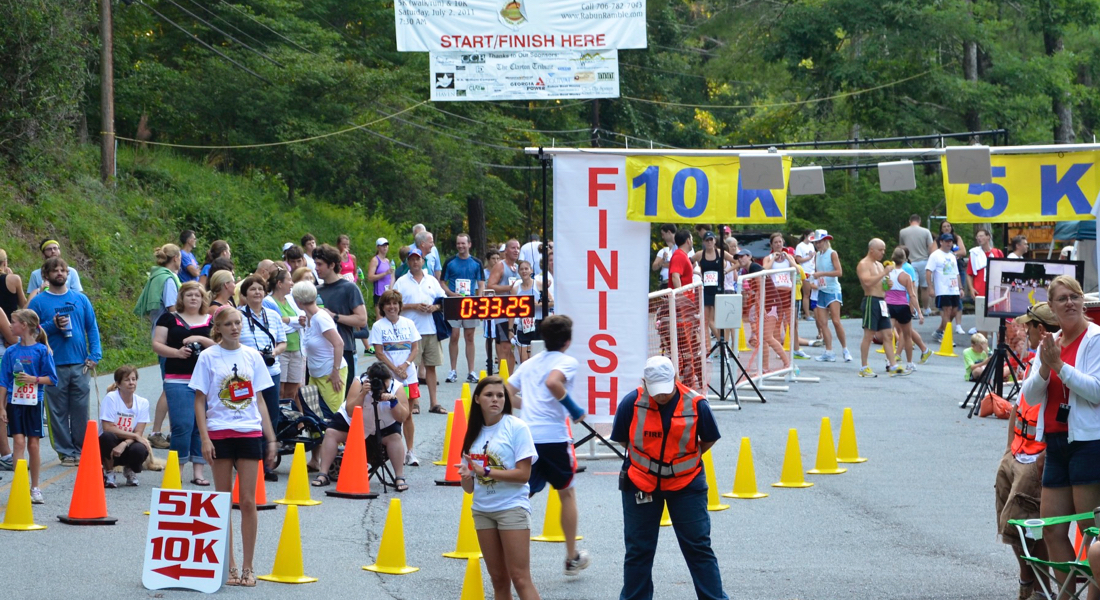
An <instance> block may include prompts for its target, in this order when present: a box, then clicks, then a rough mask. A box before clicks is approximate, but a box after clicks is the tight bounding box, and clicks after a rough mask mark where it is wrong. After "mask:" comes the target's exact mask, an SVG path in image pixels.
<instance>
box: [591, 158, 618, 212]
mask: <svg viewBox="0 0 1100 600" xmlns="http://www.w3.org/2000/svg"><path fill="white" fill-rule="evenodd" d="M618 174H619V169H617V168H616V167H592V168H591V169H588V206H591V207H595V206H596V205H597V204H599V194H600V192H613V191H615V183H614V182H612V183H600V175H618Z"/></svg>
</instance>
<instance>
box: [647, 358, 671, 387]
mask: <svg viewBox="0 0 1100 600" xmlns="http://www.w3.org/2000/svg"><path fill="white" fill-rule="evenodd" d="M642 378H643V379H644V380H645V388H646V391H647V392H649V395H651V396H654V395H657V394H671V393H672V390H674V389H676V369H675V368H674V367H673V366H672V361H671V360H669V359H668V357H665V356H651V357H650V358H649V360H647V361H645V371H643V372H642Z"/></svg>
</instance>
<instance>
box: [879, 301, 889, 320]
mask: <svg viewBox="0 0 1100 600" xmlns="http://www.w3.org/2000/svg"><path fill="white" fill-rule="evenodd" d="M878 309H879V311H880V312H879V314H881V315H882V316H884V317H885V316H886V315H889V314H890V309H888V308H886V301H885V300H879V301H878Z"/></svg>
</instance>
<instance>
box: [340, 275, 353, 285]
mask: <svg viewBox="0 0 1100 600" xmlns="http://www.w3.org/2000/svg"><path fill="white" fill-rule="evenodd" d="M340 278H341V279H343V280H344V281H347V282H349V283H355V273H344V274H343V275H341V276H340Z"/></svg>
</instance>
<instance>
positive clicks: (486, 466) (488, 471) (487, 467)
mask: <svg viewBox="0 0 1100 600" xmlns="http://www.w3.org/2000/svg"><path fill="white" fill-rule="evenodd" d="M492 470H493V469H492V467H490V466H489V465H485V475H482V477H484V478H486V479H490V476H489V473H491V472H492Z"/></svg>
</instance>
